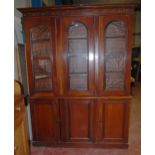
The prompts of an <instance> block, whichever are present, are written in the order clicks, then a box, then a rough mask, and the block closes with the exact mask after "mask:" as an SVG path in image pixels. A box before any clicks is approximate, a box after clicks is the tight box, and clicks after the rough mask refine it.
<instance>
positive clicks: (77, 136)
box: [60, 100, 94, 142]
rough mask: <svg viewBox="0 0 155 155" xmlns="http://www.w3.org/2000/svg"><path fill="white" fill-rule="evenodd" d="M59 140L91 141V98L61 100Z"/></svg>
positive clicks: (92, 117) (92, 106) (92, 118)
mask: <svg viewBox="0 0 155 155" xmlns="http://www.w3.org/2000/svg"><path fill="white" fill-rule="evenodd" d="M60 115H61V140H62V141H63V142H93V139H94V138H93V128H94V127H93V120H94V104H93V103H92V101H91V100H62V101H61V104H60Z"/></svg>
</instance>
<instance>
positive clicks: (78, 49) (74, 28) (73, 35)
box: [61, 17, 94, 96]
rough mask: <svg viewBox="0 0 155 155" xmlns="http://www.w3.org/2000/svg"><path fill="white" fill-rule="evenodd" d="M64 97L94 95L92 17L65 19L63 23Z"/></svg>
mask: <svg viewBox="0 0 155 155" xmlns="http://www.w3.org/2000/svg"><path fill="white" fill-rule="evenodd" d="M61 24H62V25H61V30H62V59H63V95H67V96H89V95H92V94H93V93H94V38H93V36H94V27H93V25H94V23H93V18H92V17H74V18H73V17H64V18H63V19H62V22H61Z"/></svg>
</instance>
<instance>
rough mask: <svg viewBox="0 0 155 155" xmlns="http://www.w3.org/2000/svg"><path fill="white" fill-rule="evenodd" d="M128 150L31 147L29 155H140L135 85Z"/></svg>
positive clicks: (138, 104)
mask: <svg viewBox="0 0 155 155" xmlns="http://www.w3.org/2000/svg"><path fill="white" fill-rule="evenodd" d="M132 94H133V98H132V102H131V115H130V129H129V148H128V149H80V148H50V147H31V155H140V154H141V152H140V150H141V146H140V144H141V124H140V122H141V121H140V120H141V117H140V116H141V114H140V113H141V104H140V103H141V100H140V99H141V97H140V96H141V87H140V84H139V83H137V84H136V86H135V87H134V88H133V91H132Z"/></svg>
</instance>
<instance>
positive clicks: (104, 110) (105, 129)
mask: <svg viewBox="0 0 155 155" xmlns="http://www.w3.org/2000/svg"><path fill="white" fill-rule="evenodd" d="M98 114H99V115H98V117H99V119H98V120H99V125H98V127H99V128H98V133H99V134H98V135H97V137H98V138H97V140H98V142H101V143H109V142H112V143H119V142H122V143H127V141H128V123H129V101H127V100H105V101H99V103H98Z"/></svg>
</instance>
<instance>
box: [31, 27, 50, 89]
mask: <svg viewBox="0 0 155 155" xmlns="http://www.w3.org/2000/svg"><path fill="white" fill-rule="evenodd" d="M30 32H31V52H32V56H33V73H34V75H33V78H34V81H35V82H34V83H35V85H34V87H35V90H36V91H49V90H51V89H52V67H51V46H50V36H51V35H50V32H49V29H48V27H47V26H43V25H41V26H36V27H33V28H31V31H30Z"/></svg>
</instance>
